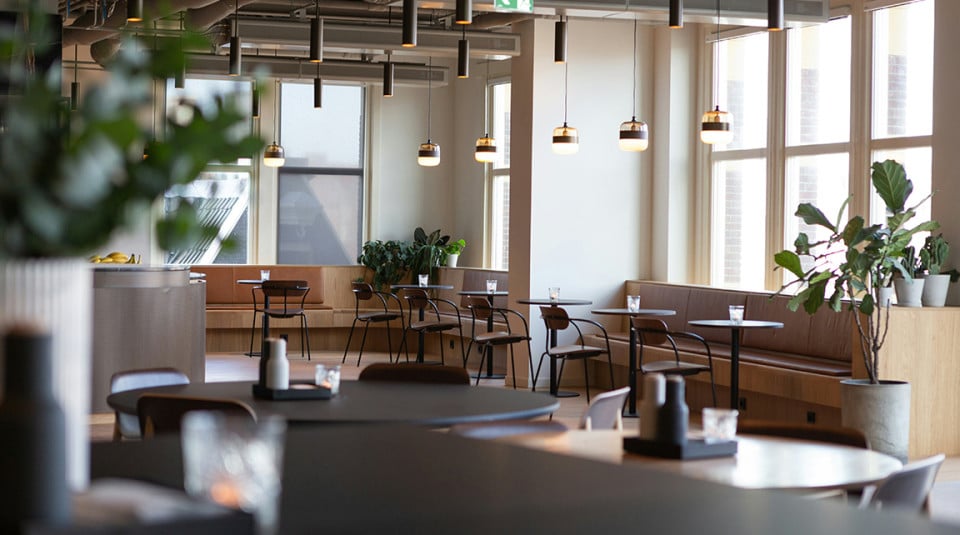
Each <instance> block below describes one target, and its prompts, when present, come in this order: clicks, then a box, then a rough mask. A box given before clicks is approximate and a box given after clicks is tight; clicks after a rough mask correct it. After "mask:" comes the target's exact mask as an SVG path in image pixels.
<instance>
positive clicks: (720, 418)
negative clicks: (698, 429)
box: [703, 407, 738, 444]
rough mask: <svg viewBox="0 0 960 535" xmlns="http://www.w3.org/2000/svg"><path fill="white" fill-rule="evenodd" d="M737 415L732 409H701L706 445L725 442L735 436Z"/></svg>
mask: <svg viewBox="0 0 960 535" xmlns="http://www.w3.org/2000/svg"><path fill="white" fill-rule="evenodd" d="M737 414H738V412H737V411H735V410H733V409H717V408H714V407H704V409H703V438H704V439H705V440H706V441H707V443H708V444H711V443H714V442H726V441H730V440H733V439H734V438H736V436H737Z"/></svg>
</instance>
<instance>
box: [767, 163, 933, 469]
mask: <svg viewBox="0 0 960 535" xmlns="http://www.w3.org/2000/svg"><path fill="white" fill-rule="evenodd" d="M871 181H872V184H873V187H874V189H875V190H876V192H877V194H878V195H879V196H880V198H881V199H882V200H883V202H884V204H885V205H886V209H887V214H886V220H885V223H883V224H873V225H867V224H866V223H865V221H864V219H863V217H861V216H855V217H852V218H850V219H849V220H848V221H847V222H846V224H843V219H844V216H843V214H844V212H845V210H846V208H847V206H848V204H849V202H850V199H849V198H848V199H847V200H846V201H845V202H844V203H843V205H842V207H841V208H840V211H839V213H838V214H837V219H836V222H832V221H830V220H829V219H828V218H827V217H826V216H825V215H824V214H823V212H822V211H820V209H818V208H817V207H816V206H814V205H812V204H810V203H802V204H800V205H799V207H798V208H797V212H796V215H797V216H798V217H801V218H802V219H803V221H804V222H805V223H806V224H808V225H816V226H819V227H822V228H825V229H827V230H828V231H829V233H830V234H829V236H828V237H827V238H825V239H823V240H820V241H816V242H812V243H811V242H810V238H809V236H808V235H807V234H806V233H804V232H801V233H800V234H799V235H798V236H797V239H796V240H795V241H794V250H793V251H790V250H783V251H780V252H779V253H777V254H776V255H775V256H774V260H775V262H776V264H777V266H778V268H783V269H786V270H787V271H789V272H790V273H791V274H792V275H793V276H794V277H796V279H795V280H793V281H790V282H788V283H786V284H785V285H784V286H783V287H782V288H781V289H780V291H784V290H786V289H787V288H790V287H794V286H798V287H800V288H801V289H800V291H799V292H798V293H797V294H796V295H795V296H794V297H793V298H792V299H790V301H789V305H788V306H789V308H790V309H791V310H796V309H797V308H800V307H801V306H802V307H803V309H804V310H805V311H806V312H807V313H809V314H813V313H815V312H817V310H819V309H820V307H821V306H823V305H824V304H826V305H828V306H829V307H830V308H831V309H833V310H834V311H836V312H840V311H842V310H844V309H846V310H848V311H851V312H852V313H853V320H854V324H855V325H856V328H857V334H858V336H857V340H858V342H859V349H860V354H861V356H862V358H863V365H864V369H865V372H866V376H867V377H866V378H865V379H851V380H846V381H843V382H842V384H841V412H842V420H843V425H846V426H849V427H853V428H856V429H860V430H861V431H863V432H864V433H865V434H866V435H867V437H868V438H869V439H870V443H871V445H872V446H873V447H874V448H875V449H877V450H880V451H884V452H887V453H890V454H892V455H895V456H898V457H900V458H901V459H905V458H906V455H907V442H908V439H909V417H910V409H909V407H910V385H909V383H904V382H901V381H890V380H880V378H879V369H880V368H879V364H880V363H879V360H880V350H881V348H882V347H883V344H884V341H885V340H886V335H887V327H888V325H889V320H890V307H889V304H887V305H886V306H880V305H879V303H881V300H880V289H881V287H882V281H883V279H884V275H885V273H890V272H893V271H896V272H897V273H899V274H900V275H901V276H902V277H904V278H911V277H912V274H911V273H909V272H908V270H907V268H906V267H905V266H904V265H903V264H902V263H901V260H902V259H903V257H904V252H905V249H906V248H907V247H908V246H909V243H910V240H911V239H912V238H913V237H914V235H916V234H917V233H918V232H926V231H932V230H936V229H937V228H938V226H939V225H938V224H937V223H936V222H933V221H927V222H923V223H920V224H917V225H915V226H913V227H910V226H908V224H909V223H910V222H911V220H912V219H913V217H914V216H915V215H916V206H912V207H908V206H907V204H906V203H907V200H908V198H909V197H910V194H911V193H912V192H913V183H912V182H911V181H910V180H909V179H907V175H906V172H905V170H904V169H903V166H902V165H901V164H900V163H898V162H896V161H893V160H886V161H884V162H874V163H873V165H872V166H871ZM927 198H929V197H926V198H924V199H923V200H921V201H920V203H923V202H924V201H926V199H927ZM805 266H806V267H805ZM885 431H887V432H889V433H887V434H885V433H884V432H885Z"/></svg>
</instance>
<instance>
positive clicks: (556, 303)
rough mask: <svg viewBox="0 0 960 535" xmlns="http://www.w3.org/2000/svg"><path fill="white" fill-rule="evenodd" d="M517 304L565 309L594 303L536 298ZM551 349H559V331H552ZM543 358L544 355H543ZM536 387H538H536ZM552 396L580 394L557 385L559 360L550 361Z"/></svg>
mask: <svg viewBox="0 0 960 535" xmlns="http://www.w3.org/2000/svg"><path fill="white" fill-rule="evenodd" d="M517 302H518V303H520V304H521V305H540V306H551V307H565V306H586V305H592V304H593V301H591V300H589V299H564V298H561V299H550V298H546V299H544V298H536V297H530V298H528V299H517ZM550 347H557V330H556V329H550ZM541 358H542V355H541ZM534 386H536V385H534ZM550 394H552V395H554V396H556V397H558V398H575V397H577V396H579V395H580V394H579V393H577V392H567V391H564V390H560V385H559V384H557V359H553V358H552V359H550Z"/></svg>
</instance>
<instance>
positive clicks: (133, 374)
mask: <svg viewBox="0 0 960 535" xmlns="http://www.w3.org/2000/svg"><path fill="white" fill-rule="evenodd" d="M186 384H190V378H189V377H187V375H186V374H185V373H183V372H181V371H180V370H178V369H176V368H145V369H141V370H127V371H122V372H117V373H115V374H113V375H112V376H111V377H110V393H111V394H113V393H116V392H125V391H127V390H136V389H138V388H149V387H152V386H167V385H186ZM115 416H116V419H117V420H116V428H115V430H116V432H115V437H114V438H116V439H120V438H140V421H139V420H138V419H137V415H135V414H126V413H122V412H117V413H116V415H115Z"/></svg>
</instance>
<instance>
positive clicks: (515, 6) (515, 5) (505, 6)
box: [493, 0, 533, 13]
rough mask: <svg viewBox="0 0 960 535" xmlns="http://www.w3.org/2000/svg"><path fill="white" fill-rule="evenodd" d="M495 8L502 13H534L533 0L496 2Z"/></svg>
mask: <svg viewBox="0 0 960 535" xmlns="http://www.w3.org/2000/svg"><path fill="white" fill-rule="evenodd" d="M493 7H494V8H495V9H497V10H501V11H521V12H524V13H532V12H533V0H494V2H493Z"/></svg>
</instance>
